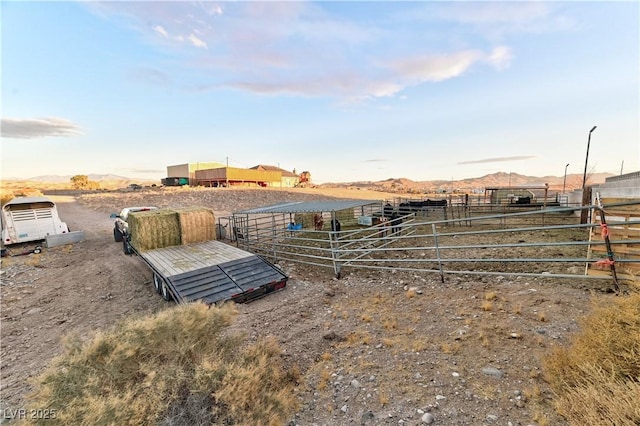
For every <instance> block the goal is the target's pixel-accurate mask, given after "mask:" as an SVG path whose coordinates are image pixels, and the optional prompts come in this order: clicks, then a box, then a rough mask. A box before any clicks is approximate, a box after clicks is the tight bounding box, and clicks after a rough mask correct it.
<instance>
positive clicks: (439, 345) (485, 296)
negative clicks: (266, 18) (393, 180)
mask: <svg viewBox="0 0 640 426" xmlns="http://www.w3.org/2000/svg"><path fill="white" fill-rule="evenodd" d="M395 196H398V194H384V193H380V192H374V191H364V190H337V189H336V190H320V189H318V188H316V189H306V190H294V191H284V190H242V189H240V190H235V189H234V190H232V189H196V190H187V189H173V190H167V189H160V188H158V189H149V190H145V191H139V192H138V191H136V192H104V193H97V194H86V195H80V194H76V195H74V196H71V195H57V196H54V197H53V198H54V200H55V201H56V202H57V203H58V207H59V210H60V214H61V217H62V219H63V220H64V221H66V222H67V223H68V224H69V226H70V227H71V229H73V230H84V231H85V233H86V236H87V240H86V241H84V242H82V243H78V244H75V245H73V246H66V247H59V248H53V249H45V250H44V251H43V253H41V254H31V255H27V256H16V257H9V258H3V260H2V286H1V297H2V300H1V303H2V330H1V333H2V347H1V350H0V356H1V358H2V365H1V367H0V373H1V376H2V384H1V386H2V387H1V396H2V407H0V408H3V409H4V408H11V409H16V408H20V407H24V404H25V395H26V394H27V393H28V392H29V391H30V389H31V385H30V384H29V381H28V379H29V378H32V377H34V376H36V375H38V374H39V373H40V372H42V371H43V369H44V368H45V367H46V365H47V364H48V363H49V361H50V360H51V359H52V358H53V357H54V356H55V355H57V354H59V353H60V351H61V348H62V345H61V343H60V339H61V337H63V336H64V335H66V334H68V333H76V334H78V335H79V336H80V337H81V338H88V336H90V335H92V333H94V332H96V331H99V330H105V329H107V328H109V327H110V326H111V325H113V323H114V322H115V321H118V320H120V319H122V318H126V317H134V316H142V315H145V314H149V313H154V312H160V311H164V310H166V309H172V308H173V305H172V304H168V303H165V302H163V301H162V299H161V298H160V297H159V296H158V295H156V294H155V293H154V291H153V287H152V284H151V273H150V271H149V270H148V269H147V268H146V266H145V265H144V264H143V263H142V261H140V259H136V258H135V257H126V256H124V255H123V254H122V246H121V245H120V244H117V243H114V242H113V236H112V227H113V221H112V220H111V219H109V213H111V212H116V211H119V210H120V209H121V208H122V207H124V206H129V205H157V206H160V207H185V206H193V205H200V206H205V207H210V208H212V209H213V210H214V211H215V213H216V216H217V217H218V216H225V215H228V214H230V213H231V212H232V211H236V210H240V209H246V208H252V207H258V206H264V205H269V204H275V203H278V202H281V201H293V200H317V199H327V198H329V197H344V198H365V199H381V198H393V197H395ZM15 252H16V251H14V253H15ZM278 266H280V267H281V268H282V269H283V270H284V271H285V272H286V273H288V274H289V276H290V277H291V278H290V280H289V283H288V285H287V287H286V288H285V289H284V290H283V291H280V292H278V293H275V294H272V295H269V296H268V297H265V298H263V299H260V300H258V301H255V302H252V303H250V304H246V305H239V306H238V308H239V315H238V318H237V320H236V322H235V324H234V325H233V326H232V330H234V331H239V332H243V333H245V334H246V336H247V338H248V340H249V341H257V340H258V339H260V338H262V337H266V336H273V337H274V338H275V340H276V341H277V342H278V343H279V345H280V346H281V348H282V349H283V357H284V360H285V362H286V364H287V365H291V366H293V365H296V366H297V367H298V368H299V370H300V372H301V375H302V378H301V380H300V384H299V386H298V388H297V389H296V398H297V399H298V402H299V409H298V412H297V413H295V416H294V417H293V418H292V421H293V424H299V425H312V424H317V425H330V424H331V425H343V424H368V425H373V424H376V425H377V424H394V425H397V424H409V425H417V424H421V423H422V422H423V421H425V420H426V421H427V422H429V421H431V422H433V423H434V424H439V425H469V424H502V425H507V424H512V425H533V424H538V425H562V424H565V422H564V420H563V419H562V418H560V417H559V416H558V415H556V414H555V412H554V410H553V408H552V405H551V402H552V401H551V396H552V394H551V391H550V388H549V386H548V384H547V382H546V381H545V380H544V378H543V375H542V362H541V357H542V356H543V355H544V354H546V353H548V352H549V351H550V350H551V349H553V348H555V347H558V346H563V345H566V344H568V342H569V339H570V337H571V336H572V334H573V333H575V332H576V331H577V330H578V320H579V319H580V318H581V317H582V316H584V315H585V314H586V313H587V312H588V311H589V304H590V301H595V303H598V304H604V303H606V302H607V301H608V300H610V299H614V298H615V297H616V296H614V295H612V294H609V293H606V292H605V290H606V289H607V287H606V286H605V285H603V286H602V287H599V286H597V285H594V284H593V283H592V282H589V283H586V282H581V281H579V280H552V279H538V278H527V279H522V278H507V277H500V276H498V277H474V278H466V277H463V276H460V277H450V278H448V279H447V281H446V282H445V283H441V282H440V277H439V276H437V275H419V274H415V273H409V272H380V271H370V272H366V271H354V272H350V273H348V274H346V275H345V276H344V277H343V278H342V279H341V280H336V279H334V277H333V274H332V273H331V272H330V271H329V270H327V269H319V268H314V267H309V266H304V265H300V264H294V263H286V262H283V263H280V264H279V265H278ZM427 414H430V416H429V415H427Z"/></svg>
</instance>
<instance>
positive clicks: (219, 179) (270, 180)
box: [162, 162, 308, 188]
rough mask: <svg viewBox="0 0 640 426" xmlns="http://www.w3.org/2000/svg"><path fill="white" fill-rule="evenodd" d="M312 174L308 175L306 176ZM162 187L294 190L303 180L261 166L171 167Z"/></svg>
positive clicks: (293, 175)
mask: <svg viewBox="0 0 640 426" xmlns="http://www.w3.org/2000/svg"><path fill="white" fill-rule="evenodd" d="M306 173H308V172H306ZM162 183H163V184H165V185H168V186H178V185H185V184H187V183H188V184H189V185H191V186H196V185H200V186H206V187H225V186H254V187H274V188H293V187H295V186H298V184H299V183H300V176H298V175H297V174H295V173H293V172H290V171H288V170H284V169H281V168H279V167H275V166H269V165H264V164H259V165H257V166H254V167H251V168H248V169H243V168H239V167H227V166H226V165H224V164H222V163H216V162H206V163H188V164H177V165H174V166H168V167H167V177H166V178H165V179H162Z"/></svg>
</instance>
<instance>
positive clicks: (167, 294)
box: [160, 281, 173, 302]
mask: <svg viewBox="0 0 640 426" xmlns="http://www.w3.org/2000/svg"><path fill="white" fill-rule="evenodd" d="M160 295H161V296H162V298H163V299H164V300H165V301H166V302H171V301H172V300H173V298H172V297H171V293H170V292H169V288H168V287H167V283H165V282H164V281H163V282H162V289H161V292H160Z"/></svg>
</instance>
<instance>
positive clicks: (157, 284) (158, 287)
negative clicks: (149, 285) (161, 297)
mask: <svg viewBox="0 0 640 426" xmlns="http://www.w3.org/2000/svg"><path fill="white" fill-rule="evenodd" d="M162 284H164V280H163V279H162V278H161V277H160V275H158V274H156V273H155V272H154V274H153V289H154V290H155V291H156V293H158V294H162Z"/></svg>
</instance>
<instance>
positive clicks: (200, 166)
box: [162, 162, 225, 186]
mask: <svg viewBox="0 0 640 426" xmlns="http://www.w3.org/2000/svg"><path fill="white" fill-rule="evenodd" d="M219 167H225V165H224V164H222V163H217V162H205V163H187V164H176V165H174V166H167V179H163V182H162V183H163V184H166V185H183V184H184V181H185V180H187V181H188V184H189V185H192V186H194V185H197V179H196V172H197V171H198V170H207V169H216V168H219Z"/></svg>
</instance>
